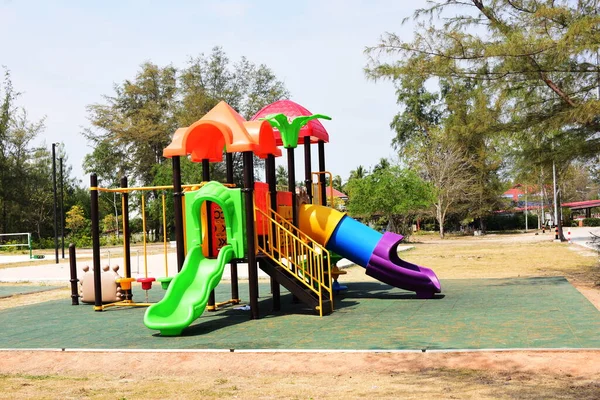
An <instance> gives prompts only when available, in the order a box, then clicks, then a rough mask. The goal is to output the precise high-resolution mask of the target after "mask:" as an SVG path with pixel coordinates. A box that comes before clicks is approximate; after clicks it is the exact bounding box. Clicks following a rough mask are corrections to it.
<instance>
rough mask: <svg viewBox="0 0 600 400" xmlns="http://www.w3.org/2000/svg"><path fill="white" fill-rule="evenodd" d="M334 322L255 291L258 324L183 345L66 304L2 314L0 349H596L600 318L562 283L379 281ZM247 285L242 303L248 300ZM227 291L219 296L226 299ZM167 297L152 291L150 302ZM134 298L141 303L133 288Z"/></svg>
mask: <svg viewBox="0 0 600 400" xmlns="http://www.w3.org/2000/svg"><path fill="white" fill-rule="evenodd" d="M345 284H347V285H348V286H349V289H348V291H346V292H345V293H343V294H341V295H339V296H337V297H336V302H335V306H336V310H335V311H334V313H333V314H331V315H328V316H325V317H323V318H320V317H319V316H318V315H315V314H314V313H313V312H312V311H311V310H308V309H307V308H306V307H305V306H303V305H302V304H293V303H292V297H291V295H290V294H289V293H288V292H286V291H282V297H281V311H279V312H276V313H274V312H271V309H272V300H271V298H270V294H269V285H268V283H267V282H264V283H261V286H260V295H261V298H260V313H261V317H262V318H261V319H258V320H250V319H249V315H250V314H249V311H247V310H242V309H234V307H231V306H230V307H225V308H222V309H221V310H219V311H217V312H212V313H209V312H205V313H204V314H203V315H202V316H201V317H200V318H199V319H198V320H196V321H195V322H194V323H192V325H191V326H190V327H189V328H187V329H186V330H184V331H183V335H182V336H179V337H161V336H159V335H158V334H157V331H152V330H150V329H148V328H146V327H145V326H144V324H143V316H144V312H145V309H143V308H127V309H124V308H121V309H109V310H107V311H105V312H94V311H93V307H92V306H90V305H80V306H71V305H70V301H71V300H70V298H65V299H64V301H63V300H58V301H49V302H46V303H42V304H38V305H31V306H23V307H18V308H13V309H7V310H4V311H0V326H2V329H1V330H0V348H128V349H146V348H147V349H161V348H164V349H192V348H193V349H381V350H395V349H481V348H484V349H502V348H600V312H599V311H598V310H597V309H596V308H595V307H594V306H593V305H592V304H591V303H590V302H589V301H588V300H587V299H586V298H585V297H584V296H583V295H581V294H580V293H579V292H578V291H577V290H576V289H575V288H574V287H573V286H572V285H571V284H569V282H568V281H567V280H566V279H564V278H562V277H544V278H524V279H520V278H519V279H459V280H443V281H442V290H443V293H442V294H441V295H438V296H437V297H436V298H435V299H429V300H420V299H416V298H415V296H414V294H413V293H410V292H406V291H403V290H400V289H396V288H392V287H390V286H388V285H385V284H380V283H377V282H358V283H345ZM247 289H248V286H247V283H245V282H240V297H241V298H242V300H244V299H247V298H248V297H247ZM228 291H229V286H228V284H225V283H221V284H220V285H219V286H218V288H217V290H216V297H217V301H218V302H219V301H223V300H226V299H228V298H229V294H228ZM162 293H164V292H163V291H162V290H161V289H160V287H156V288H155V289H152V290H151V291H150V292H149V298H150V300H151V301H157V300H159V299H160V297H161V296H162ZM134 296H135V298H136V299H137V300H138V301H143V300H144V293H143V292H141V291H140V290H138V289H136V290H135V294H134Z"/></svg>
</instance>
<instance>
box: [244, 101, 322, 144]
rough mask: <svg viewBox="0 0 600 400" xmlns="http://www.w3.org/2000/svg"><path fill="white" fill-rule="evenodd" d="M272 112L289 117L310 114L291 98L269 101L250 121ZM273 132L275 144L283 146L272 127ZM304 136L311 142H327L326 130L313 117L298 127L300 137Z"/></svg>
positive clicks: (278, 134)
mask: <svg viewBox="0 0 600 400" xmlns="http://www.w3.org/2000/svg"><path fill="white" fill-rule="evenodd" d="M273 114H283V115H285V116H287V117H288V119H290V118H294V117H301V116H308V115H312V114H313V113H311V112H310V111H308V110H307V109H306V108H304V107H302V106H301V105H300V104H298V103H295V102H293V101H291V100H279V101H276V102H275V103H271V104H269V105H268V106H265V107H263V108H262V109H261V110H260V111H259V112H257V113H256V115H254V116H253V117H252V118H251V119H250V121H255V120H258V119H260V118H265V117H267V116H269V115H273ZM273 133H274V134H275V141H276V143H277V146H283V142H282V140H281V134H280V133H279V131H278V130H277V129H276V128H273ZM305 136H310V142H311V143H317V142H318V141H319V140H322V141H324V142H325V143H329V134H328V133H327V130H326V129H325V127H324V126H323V124H322V123H321V122H319V120H316V119H313V120H311V121H308V124H306V125H304V126H303V127H302V129H300V136H299V137H301V138H303V137H305ZM298 144H302V141H299V142H298Z"/></svg>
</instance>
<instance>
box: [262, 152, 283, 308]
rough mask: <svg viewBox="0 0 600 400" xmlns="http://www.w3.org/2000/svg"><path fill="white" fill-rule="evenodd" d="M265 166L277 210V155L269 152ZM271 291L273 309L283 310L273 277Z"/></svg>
mask: <svg viewBox="0 0 600 400" xmlns="http://www.w3.org/2000/svg"><path fill="white" fill-rule="evenodd" d="M265 166H266V167H268V168H267V171H266V174H265V175H266V180H267V184H268V185H269V195H270V197H271V208H272V209H273V210H274V211H277V177H276V169H275V156H274V155H272V154H269V155H268V156H267V161H266V163H265ZM271 217H272V218H275V216H274V215H271ZM271 229H273V234H272V239H273V243H272V245H273V246H274V247H276V246H277V237H276V236H275V227H271ZM271 293H272V294H273V311H279V310H281V287H280V286H279V283H277V281H276V280H275V279H273V278H271Z"/></svg>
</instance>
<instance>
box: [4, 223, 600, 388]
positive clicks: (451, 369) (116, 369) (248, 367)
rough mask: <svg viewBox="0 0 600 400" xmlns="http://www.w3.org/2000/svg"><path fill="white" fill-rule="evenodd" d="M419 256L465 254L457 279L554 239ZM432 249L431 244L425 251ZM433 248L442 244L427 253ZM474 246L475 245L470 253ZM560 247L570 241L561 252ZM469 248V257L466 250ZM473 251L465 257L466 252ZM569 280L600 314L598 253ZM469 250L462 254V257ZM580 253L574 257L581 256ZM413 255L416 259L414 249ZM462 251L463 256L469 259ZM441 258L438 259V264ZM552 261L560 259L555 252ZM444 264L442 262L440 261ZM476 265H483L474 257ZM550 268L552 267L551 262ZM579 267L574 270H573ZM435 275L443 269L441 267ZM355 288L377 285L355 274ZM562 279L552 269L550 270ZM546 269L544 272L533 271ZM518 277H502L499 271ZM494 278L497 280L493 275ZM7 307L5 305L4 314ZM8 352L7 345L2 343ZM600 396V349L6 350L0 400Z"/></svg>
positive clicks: (456, 244)
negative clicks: (487, 259) (507, 253)
mask: <svg viewBox="0 0 600 400" xmlns="http://www.w3.org/2000/svg"><path fill="white" fill-rule="evenodd" d="M415 240H416V242H417V244H416V247H417V249H416V250H415V251H414V256H415V257H416V258H420V257H423V254H427V253H432V251H430V249H438V247H437V246H440V247H439V248H441V249H443V250H444V251H442V253H444V252H445V249H447V248H456V249H457V251H456V254H452V257H449V259H445V258H443V257H440V259H439V260H438V262H439V266H437V267H438V268H440V269H441V272H442V273H443V274H445V277H446V278H448V277H449V276H451V274H452V271H455V272H454V273H455V274H456V277H461V274H463V273H464V271H461V270H457V269H456V268H454V266H455V265H454V264H453V263H455V262H456V260H458V261H459V265H460V263H462V262H463V261H462V259H461V258H460V257H466V258H467V259H469V260H471V259H472V258H473V256H472V255H471V254H470V253H469V251H471V250H470V249H471V247H473V246H474V247H473V248H475V249H478V248H482V249H483V248H490V247H491V248H493V247H494V246H496V245H498V246H512V245H514V246H517V245H523V244H525V245H527V244H538V243H539V244H540V245H543V244H544V243H543V242H548V240H549V237H548V236H547V235H545V236H542V235H534V234H533V233H532V234H526V235H490V236H485V237H477V238H474V237H470V238H450V239H447V240H444V241H440V240H439V239H436V238H435V236H428V237H416V238H415ZM424 245H426V246H424ZM427 246H432V247H427ZM465 246H466V247H465ZM558 246H560V244H559V245H558ZM465 248H466V249H467V250H464V249H465ZM460 249H463V250H460ZM561 249H562V250H560V249H559V250H560V251H562V253H560V254H562V257H563V258H564V257H566V258H571V257H570V256H569V254H573V255H574V256H573V257H572V258H573V259H574V261H573V260H571V261H572V265H570V264H569V265H567V264H566V263H565V267H564V268H565V269H566V271H567V276H568V278H569V280H570V281H571V282H572V283H573V284H574V285H575V287H577V289H578V290H580V291H581V292H582V293H583V294H584V295H585V296H586V297H587V298H588V299H589V300H590V301H591V302H592V303H593V304H594V305H595V306H596V307H597V308H598V309H599V310H600V289H599V287H598V286H597V285H596V284H595V282H594V281H593V277H591V276H592V275H590V274H589V273H586V274H583V275H581V274H578V272H577V271H578V270H577V268H580V266H581V265H582V263H583V264H585V265H587V266H589V268H597V265H598V260H597V258H598V254H597V253H595V252H592V251H590V250H589V249H585V248H583V247H578V246H573V247H568V248H561ZM461 251H462V253H461ZM571 252H572V253H571ZM409 253H410V254H413V252H412V251H411V252H409ZM461 254H462V255H461ZM434 256H435V255H433V256H432V257H434ZM548 257H550V258H552V257H555V256H553V255H549V256H548ZM432 260H433V261H435V258H432ZM470 263H471V264H472V263H476V259H475V260H471V261H470ZM541 263H542V265H545V264H547V261H543V260H542V262H541ZM571 268H573V271H571ZM434 269H435V268H434ZM347 271H348V274H347V275H343V276H342V277H343V279H344V281H346V282H352V281H360V280H368V279H370V278H369V277H368V276H366V275H365V274H364V270H363V269H361V268H357V267H352V268H349V269H347ZM543 271H546V272H548V273H553V271H552V270H543ZM537 272H539V270H538V267H532V269H531V271H525V272H524V274H525V275H527V274H528V273H530V274H535V273H537ZM504 273H508V274H512V273H514V272H513V271H510V270H509V271H498V274H499V275H501V276H503V275H502V274H504ZM492 276H494V274H492ZM65 295H66V296H68V291H67V290H66V289H59V290H56V291H51V292H44V293H39V294H35V295H27V296H14V297H13V298H11V299H10V302H9V301H8V300H9V299H4V301H5V304H4V307H10V306H15V305H22V304H30V303H32V302H38V301H44V299H49V298H57V297H61V296H62V297H64V296H65ZM2 307H3V303H2V301H0V309H1V308H2ZM0 347H1V346H0ZM17 397H18V398H106V399H124V398H127V399H130V398H243V399H245V398H265V399H266V398H286V399H287V398H297V399H309V398H312V399H317V398H336V399H339V398H390V399H391V398H411V399H412V398H415V399H417V398H419V399H422V398H444V399H446V398H448V399H452V398H454V399H492V398H494V399H495V398H523V399H548V398H573V399H598V398H600V350H573V351H571V350H551V351H540V350H535V351H528V350H517V351H475V352H431V351H428V352H425V353H423V352H391V353H390V352H387V353H386V352H355V353H353V352H325V353H320V352H314V353H311V352H292V353H286V352H239V351H236V352H235V353H229V352H177V351H175V352H119V351H114V352H70V351H63V352H61V351H0V399H4V398H6V399H9V398H17Z"/></svg>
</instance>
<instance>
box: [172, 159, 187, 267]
mask: <svg viewBox="0 0 600 400" xmlns="http://www.w3.org/2000/svg"><path fill="white" fill-rule="evenodd" d="M171 161H172V163H173V213H174V217H175V243H176V245H177V272H179V271H181V268H183V262H184V261H185V246H184V244H183V207H182V204H181V200H182V197H183V192H182V191H181V164H180V162H179V156H175V157H173V158H172V159H171Z"/></svg>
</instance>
